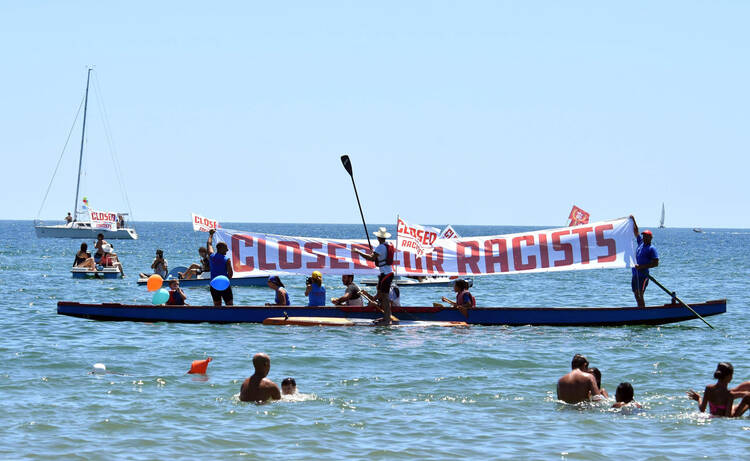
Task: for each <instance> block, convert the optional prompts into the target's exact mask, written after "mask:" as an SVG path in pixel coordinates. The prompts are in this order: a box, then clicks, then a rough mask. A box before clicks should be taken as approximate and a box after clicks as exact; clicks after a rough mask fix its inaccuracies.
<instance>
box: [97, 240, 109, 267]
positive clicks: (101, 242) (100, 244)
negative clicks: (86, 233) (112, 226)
mask: <svg viewBox="0 0 750 461" xmlns="http://www.w3.org/2000/svg"><path fill="white" fill-rule="evenodd" d="M104 245H109V242H107V241H106V240H104V234H97V235H96V242H94V248H96V252H94V261H96V263H97V264H100V263H99V261H100V260H101V259H102V256H104V250H103V249H102V247H103V246H104Z"/></svg>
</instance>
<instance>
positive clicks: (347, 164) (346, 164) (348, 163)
mask: <svg viewBox="0 0 750 461" xmlns="http://www.w3.org/2000/svg"><path fill="white" fill-rule="evenodd" d="M341 163H342V164H343V165H344V168H345V169H346V172H347V173H349V175H350V176H354V173H352V161H351V160H349V156H348V155H342V156H341Z"/></svg>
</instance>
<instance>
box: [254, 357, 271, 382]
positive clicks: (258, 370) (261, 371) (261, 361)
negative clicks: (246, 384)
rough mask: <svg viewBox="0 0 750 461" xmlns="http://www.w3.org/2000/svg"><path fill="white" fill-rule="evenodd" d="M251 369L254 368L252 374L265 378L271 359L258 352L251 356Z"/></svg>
mask: <svg viewBox="0 0 750 461" xmlns="http://www.w3.org/2000/svg"><path fill="white" fill-rule="evenodd" d="M253 367H255V373H253V374H255V375H257V376H260V377H261V378H265V377H266V375H268V371H269V370H270V369H271V358H270V357H269V356H268V355H267V354H264V353H263V352H258V353H257V354H255V355H254V356H253Z"/></svg>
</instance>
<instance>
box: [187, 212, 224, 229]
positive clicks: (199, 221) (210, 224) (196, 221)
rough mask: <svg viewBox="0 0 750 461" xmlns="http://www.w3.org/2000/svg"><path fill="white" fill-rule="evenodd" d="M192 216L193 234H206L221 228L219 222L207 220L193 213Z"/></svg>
mask: <svg viewBox="0 0 750 461" xmlns="http://www.w3.org/2000/svg"><path fill="white" fill-rule="evenodd" d="M192 215H193V231H195V232H208V231H210V230H211V229H218V228H219V227H221V226H220V225H219V221H217V220H215V219H209V218H207V217H205V216H201V215H198V214H195V213H192Z"/></svg>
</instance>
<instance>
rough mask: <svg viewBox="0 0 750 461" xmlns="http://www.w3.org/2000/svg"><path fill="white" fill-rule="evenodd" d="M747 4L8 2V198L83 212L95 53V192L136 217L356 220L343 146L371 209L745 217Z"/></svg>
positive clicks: (93, 196) (465, 216)
mask: <svg viewBox="0 0 750 461" xmlns="http://www.w3.org/2000/svg"><path fill="white" fill-rule="evenodd" d="M748 17H750V3H748V2H744V1H716V2H706V1H662V2H652V1H641V2H639V1H633V2H620V3H618V4H615V3H613V2H600V1H589V2H586V1H582V2H572V3H571V2H558V1H520V0H519V1H506V2H503V1H487V2H483V1H470V2H464V1H429V2H420V1H409V2H403V1H378V2H362V1H336V2H327V1H315V2H309V1H286V2H251V1H237V2H231V1H227V2H192V1H179V2H176V1H175V2H170V1H164V2H141V1H130V2H100V1H70V2H57V1H38V2H2V3H0V43H3V45H2V50H3V52H2V64H3V72H0V98H1V100H2V110H0V146H1V147H0V156H2V160H3V164H4V166H5V168H4V174H3V180H2V181H0V193H1V194H2V197H3V199H2V201H0V203H1V204H0V219H34V218H36V217H38V216H39V217H41V218H42V219H56V220H59V219H61V218H62V217H63V216H64V215H65V214H66V213H67V212H68V211H72V208H73V203H74V201H75V185H76V174H77V171H76V170H77V167H78V165H77V163H78V149H79V143H80V117H79V119H78V124H77V125H76V126H75V127H74V128H73V132H72V135H71V139H70V142H69V143H68V145H67V148H66V149H65V150H64V151H63V146H64V145H65V141H66V138H67V136H68V133H69V131H70V130H71V126H73V121H74V119H75V117H76V113H77V110H78V107H79V105H80V103H81V101H82V98H83V94H84V89H85V81H86V69H87V68H88V66H94V69H95V70H94V73H93V75H94V77H93V78H92V80H93V82H94V83H95V84H94V85H92V87H93V88H92V90H91V93H90V99H89V111H88V114H87V130H86V132H87V136H86V144H85V148H84V163H83V167H84V168H83V170H84V174H83V177H82V180H81V188H82V191H81V195H82V196H84V195H85V196H86V197H87V198H88V200H89V203H90V205H91V207H92V208H95V209H102V210H108V211H127V210H128V205H127V203H128V202H129V204H130V209H131V210H132V212H133V217H134V219H135V220H137V221H189V220H190V213H191V212H195V213H198V214H202V215H205V216H208V217H210V218H214V219H217V220H219V221H220V222H222V221H226V222H303V223H304V222H311V223H358V222H360V217H359V211H358V209H357V204H356V200H355V197H354V192H353V189H352V182H351V180H350V177H349V175H348V174H347V173H346V171H345V170H344V169H343V167H342V166H341V162H340V156H341V155H342V154H348V155H349V156H350V158H351V160H352V165H353V169H354V179H355V180H356V184H357V189H358V192H359V197H360V199H361V202H362V207H363V210H364V214H365V218H366V219H367V221H368V222H372V223H377V222H381V223H382V222H395V219H396V215H400V216H402V217H404V218H405V219H407V220H409V222H413V223H420V224H433V225H443V224H448V223H451V224H454V225H456V224H459V225H468V224H490V225H539V226H554V227H557V226H562V225H565V223H566V218H567V216H568V213H569V212H570V208H571V206H572V205H573V204H575V205H578V206H580V207H581V208H583V209H584V210H587V211H589V212H590V213H591V217H592V220H607V219H614V218H618V217H622V216H627V215H630V214H633V215H634V216H635V217H636V218H637V220H638V223H639V224H640V225H642V226H653V225H656V224H657V222H658V219H659V214H660V211H661V205H662V203H664V204H665V208H666V225H667V227H704V228H712V227H714V228H715V227H732V228H750V213H748V212H747V211H748V205H747V202H748V198H750V197H749V195H750V194H749V193H748V185H747V183H748V180H747V175H748V171H750V160H749V159H748V155H747V154H748V145H749V144H750V143H749V141H750V130H749V129H748V127H750V111H749V110H748V108H750V90H749V88H750V87H749V85H748V82H750V59H748V49H750V28H748V27H747V18H748ZM94 90H96V91H94ZM105 123H106V126H108V127H109V129H110V135H111V143H108V142H107V137H106V133H107V131H106V130H105V129H104V128H105ZM110 145H111V146H112V147H110ZM61 152H64V153H63V155H62V160H61V162H60V167H59V169H58V171H57V174H56V175H55V178H54V181H52V185H51V188H50V192H49V195H48V197H47V199H46V201H44V202H43V199H44V196H45V191H46V190H47V187H48V185H49V184H50V178H52V175H53V172H54V170H55V165H56V164H57V162H58V159H60V158H61ZM113 152H114V155H113ZM113 158H115V159H116V160H117V163H118V164H119V171H121V177H122V180H123V184H124V190H125V191H126V194H127V200H126V199H125V197H124V196H123V193H122V189H121V188H120V186H119V184H118V179H117V178H118V174H117V171H118V169H117V167H116V166H115V165H114V162H113ZM42 204H43V206H42V208H41V212H40V211H39V210H40V206H41V205H42Z"/></svg>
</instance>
